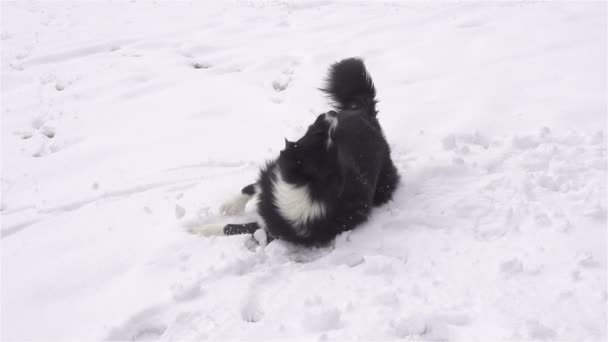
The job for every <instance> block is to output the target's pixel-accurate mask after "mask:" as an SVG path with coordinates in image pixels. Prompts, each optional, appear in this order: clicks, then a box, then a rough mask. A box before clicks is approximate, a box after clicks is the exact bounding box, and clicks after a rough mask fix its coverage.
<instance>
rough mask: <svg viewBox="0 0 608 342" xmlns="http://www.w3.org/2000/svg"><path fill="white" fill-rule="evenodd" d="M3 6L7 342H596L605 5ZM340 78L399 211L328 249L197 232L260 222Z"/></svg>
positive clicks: (603, 297) (599, 335) (601, 306)
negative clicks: (378, 140) (365, 88)
mask: <svg viewBox="0 0 608 342" xmlns="http://www.w3.org/2000/svg"><path fill="white" fill-rule="evenodd" d="M1 6H2V32H1V36H0V38H1V44H2V52H1V53H2V63H1V64H2V76H1V78H2V127H1V130H2V199H1V206H0V209H1V219H2V227H1V240H0V241H1V246H2V272H1V275H2V280H1V285H2V293H1V309H2V318H1V323H2V332H1V337H2V339H8V340H13V339H26V340H51V339H53V340H65V339H78V340H99V339H120V340H140V339H161V340H176V339H180V340H184V339H185V340H191V339H197V340H198V339H214V340H217V339H273V340H284V339H287V338H289V339H320V340H336V339H340V340H343V339H370V340H378V339H387V340H391V339H408V340H436V339H450V340H459V339H467V340H470V339H482V340H483V339H493V340H495V339H511V340H513V339H516V340H521V339H537V340H540V339H549V340H555V339H559V340H581V339H585V340H590V339H591V340H593V339H595V340H605V339H606V338H607V332H606V325H607V316H606V304H607V301H608V292H607V291H606V266H607V265H606V223H607V220H606V218H607V217H606V216H607V212H606V210H607V209H606V208H607V203H606V198H607V196H606V195H607V184H606V170H607V163H606V162H607V159H606V136H605V134H606V133H605V128H606V112H607V105H606V94H607V85H606V73H607V68H606V60H607V53H606V51H607V50H606V38H607V37H606V4H605V3H602V2H487V3H473V2H464V3H441V4H434V3H419V2H405V1H395V2H388V1H384V2H342V1H291V0H289V1H273V0H268V1H221V2H211V1H192V2H143V1H131V2H107V3H105V2H104V3H102V2H76V1H73V2H40V3H37V2H2V4H1ZM350 56H362V57H364V58H365V60H366V63H367V66H368V68H369V71H370V73H371V75H372V76H373V78H374V81H375V83H376V86H377V88H378V97H379V98H380V100H381V102H380V103H379V105H378V108H379V111H380V114H379V118H380V120H381V123H382V125H383V126H384V128H385V133H386V136H387V138H388V140H389V141H390V143H391V145H392V148H393V158H394V160H395V162H396V164H397V165H398V167H399V170H400V172H401V174H402V176H403V182H402V185H401V187H400V189H399V191H398V192H397V193H396V195H395V198H394V200H393V201H392V202H390V203H389V204H388V205H386V206H384V207H381V208H378V209H376V210H374V212H373V216H372V218H371V219H370V221H369V222H368V223H366V224H364V225H362V226H361V227H359V228H358V229H357V230H355V231H352V232H348V233H345V234H343V235H341V236H339V237H338V238H337V239H336V241H335V242H334V243H333V244H331V245H330V246H327V247H324V248H302V247H298V246H293V245H289V244H286V243H283V242H281V241H272V242H270V243H268V244H267V245H265V243H263V246H259V245H258V244H257V243H255V242H254V241H252V239H251V238H250V237H246V236H235V237H202V236H198V235H193V234H190V233H188V230H189V229H190V228H192V227H196V226H200V225H203V224H211V223H223V222H247V221H248V220H250V219H251V218H252V217H254V215H253V213H252V212H251V211H252V208H251V205H248V207H247V212H246V215H248V216H246V217H239V218H230V217H228V218H226V217H220V216H219V211H220V206H221V204H222V203H223V202H224V201H225V200H226V199H229V198H232V196H234V195H235V194H237V193H238V192H239V191H240V189H241V188H242V187H243V186H245V185H247V184H250V183H251V182H252V181H253V180H254V179H255V177H256V176H257V170H258V168H259V166H261V165H263V163H264V160H265V159H268V158H272V157H273V156H275V155H276V154H277V153H278V151H279V150H280V149H281V148H282V146H283V138H284V137H287V138H288V139H290V140H293V139H295V138H297V137H298V135H300V134H302V133H303V132H304V130H305V127H306V126H307V125H308V124H309V123H310V122H312V120H313V119H314V118H315V117H316V115H318V113H320V112H323V111H326V110H328V109H329V106H328V104H327V102H326V99H324V98H323V96H322V95H321V94H320V93H319V91H318V90H317V88H318V87H320V86H321V84H322V80H323V78H324V76H325V72H326V69H327V67H328V65H329V64H330V63H332V62H334V61H337V60H339V59H341V58H345V57H350ZM257 238H258V239H259V240H260V241H262V242H265V236H257ZM264 245H265V246H264Z"/></svg>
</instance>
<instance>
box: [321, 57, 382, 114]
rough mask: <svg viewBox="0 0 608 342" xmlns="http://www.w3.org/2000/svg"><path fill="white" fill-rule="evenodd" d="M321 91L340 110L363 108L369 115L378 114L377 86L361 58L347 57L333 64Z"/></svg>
mask: <svg viewBox="0 0 608 342" xmlns="http://www.w3.org/2000/svg"><path fill="white" fill-rule="evenodd" d="M321 91H323V92H324V93H326V94H327V95H328V96H329V98H330V99H331V101H332V102H333V105H334V106H335V107H336V108H337V109H339V110H345V109H363V110H365V111H366V113H367V114H368V115H371V116H376V113H377V111H376V103H377V102H378V101H377V100H376V88H375V87H374V82H373V81H372V78H371V77H370V75H369V73H368V72H367V69H365V64H363V60H361V59H360V58H347V59H343V60H341V61H339V62H337V63H334V64H332V65H331V67H329V74H328V76H327V79H326V81H325V86H324V87H323V88H321Z"/></svg>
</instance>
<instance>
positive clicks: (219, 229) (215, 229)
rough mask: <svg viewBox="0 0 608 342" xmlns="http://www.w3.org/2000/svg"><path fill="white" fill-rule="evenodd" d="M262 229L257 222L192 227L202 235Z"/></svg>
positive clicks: (246, 232)
mask: <svg viewBox="0 0 608 342" xmlns="http://www.w3.org/2000/svg"><path fill="white" fill-rule="evenodd" d="M258 229H260V225H259V224H257V222H251V223H243V224H206V225H203V226H200V227H195V228H192V229H190V232H191V233H193V234H198V235H202V236H220V235H239V234H253V233H255V231H256V230H258Z"/></svg>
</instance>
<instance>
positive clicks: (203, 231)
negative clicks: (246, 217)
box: [189, 224, 226, 237]
mask: <svg viewBox="0 0 608 342" xmlns="http://www.w3.org/2000/svg"><path fill="white" fill-rule="evenodd" d="M225 226H226V225H225V224H205V225H202V226H198V227H192V228H190V230H189V231H190V233H192V234H196V235H201V236H207V237H209V236H218V235H225V234H224V227H225Z"/></svg>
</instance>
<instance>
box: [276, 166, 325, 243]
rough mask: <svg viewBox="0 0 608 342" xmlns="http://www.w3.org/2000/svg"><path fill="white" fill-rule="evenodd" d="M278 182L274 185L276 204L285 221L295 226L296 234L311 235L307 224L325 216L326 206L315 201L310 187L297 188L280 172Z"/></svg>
mask: <svg viewBox="0 0 608 342" xmlns="http://www.w3.org/2000/svg"><path fill="white" fill-rule="evenodd" d="M275 175H276V181H275V182H274V184H273V191H272V193H273V195H274V203H275V205H276V206H277V208H278V209H279V213H280V214H281V216H283V218H284V219H286V220H287V221H289V222H290V223H291V224H293V225H294V227H295V228H296V229H299V230H298V231H296V234H298V235H299V236H307V235H308V234H309V232H308V230H307V227H306V224H307V223H308V221H312V220H315V219H317V218H320V217H323V216H324V215H325V206H324V205H323V203H321V202H317V201H313V200H312V198H311V197H310V192H309V190H308V186H306V185H304V186H299V187H298V186H295V185H293V184H290V183H287V182H285V180H283V177H282V176H281V172H280V170H279V169H278V168H277V169H276V171H275Z"/></svg>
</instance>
